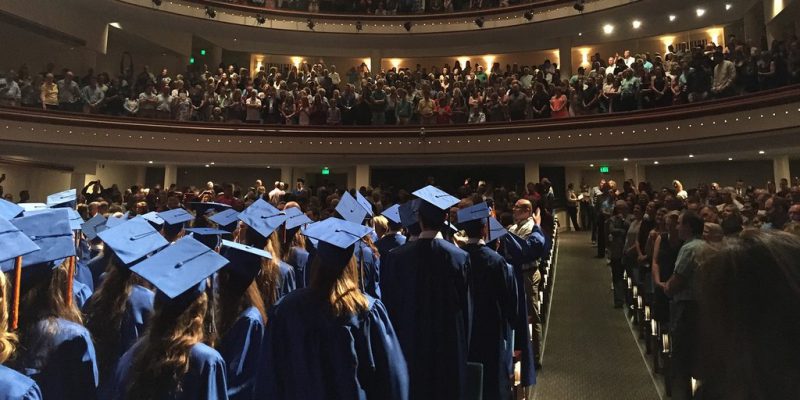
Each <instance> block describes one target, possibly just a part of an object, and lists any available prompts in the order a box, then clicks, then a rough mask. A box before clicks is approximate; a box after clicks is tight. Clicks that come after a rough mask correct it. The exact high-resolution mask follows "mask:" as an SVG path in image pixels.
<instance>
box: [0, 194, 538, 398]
mask: <svg viewBox="0 0 800 400" xmlns="http://www.w3.org/2000/svg"><path fill="white" fill-rule="evenodd" d="M415 194H417V195H418V196H419V197H420V199H417V200H414V201H412V202H409V203H407V204H405V205H404V206H403V207H398V206H395V207H392V208H391V209H389V210H387V211H386V212H385V213H384V215H386V216H387V218H389V219H390V220H391V221H392V222H391V223H390V225H391V226H392V228H393V230H392V231H391V232H390V234H387V235H386V236H385V237H384V238H382V239H380V240H377V241H376V238H375V237H374V232H373V231H372V230H371V229H370V228H368V227H366V226H364V225H363V224H362V223H361V222H362V221H364V219H365V217H366V215H361V214H362V213H364V214H371V209H368V208H367V207H366V204H365V201H364V202H361V201H359V200H363V199H356V198H352V197H350V198H349V199H343V201H341V202H340V207H339V208H337V211H338V213H339V214H340V216H341V217H342V218H341V219H339V218H329V219H327V220H325V221H322V222H318V223H314V224H309V223H310V222H311V221H310V220H308V218H307V217H306V216H305V215H304V214H303V213H302V212H301V211H300V210H299V208H296V207H292V206H291V204H290V205H289V207H287V208H285V209H284V210H283V211H280V210H277V209H275V208H274V207H272V206H271V205H269V204H268V203H266V202H263V201H259V202H256V203H254V204H253V205H251V206H250V207H248V209H246V210H245V211H244V212H242V213H241V214H239V213H236V212H235V211H233V210H230V209H228V208H227V207H226V206H224V205H221V204H215V203H202V204H195V207H193V208H194V209H195V211H196V212H197V217H196V218H195V217H194V216H193V215H192V214H191V213H189V212H187V211H186V210H183V209H175V210H170V211H167V212H164V213H160V214H155V213H151V214H147V215H144V216H140V217H136V218H133V219H130V220H128V219H126V218H124V217H123V218H116V217H110V218H107V219H106V218H103V217H97V216H96V217H95V218H93V219H91V220H89V221H86V222H83V221H82V220H81V219H80V217H79V216H77V217H76V214H75V213H74V211H73V209H72V208H70V207H67V208H63V209H58V208H47V209H30V210H22V211H20V210H16V209H14V208H13V207H12V206H11V205H10V203H8V204H0V218H9V219H10V221H8V220H5V219H0V224H2V228H0V242H1V243H2V244H3V246H2V250H0V265H2V266H3V272H4V273H9V274H10V275H11V276H13V277H14V279H12V280H11V281H12V284H10V285H8V286H9V287H10V289H11V291H12V293H14V295H12V296H11V297H10V298H9V297H8V296H6V292H5V291H4V293H3V297H2V301H1V302H0V304H2V306H3V307H2V312H3V314H2V316H3V318H0V322H2V323H0V328H2V330H0V332H2V333H3V335H5V336H3V337H4V338H8V340H5V342H3V343H4V344H3V346H2V348H3V349H4V351H3V352H0V353H1V354H3V358H2V359H0V361H6V359H10V361H9V362H8V363H7V364H8V365H9V366H10V367H12V368H13V369H15V370H16V371H18V372H15V371H13V370H12V369H10V368H8V367H0V375H2V378H3V379H2V383H0V385H2V386H3V387H0V399H3V398H39V397H43V398H45V399H50V398H87V399H91V398H104V399H105V398H107V399H123V398H127V399H133V398H135V399H149V398H181V399H204V398H234V399H237V398H238V399H250V398H279V399H281V398H285V399H289V398H380V399H394V398H398V399H405V398H414V399H416V398H438V397H442V396H445V397H453V398H460V397H463V395H464V391H465V390H466V389H465V387H466V371H465V368H466V362H467V360H471V361H476V362H480V363H482V364H483V366H484V392H485V393H484V394H485V396H487V398H508V397H509V396H510V387H511V385H510V377H511V374H512V373H511V352H512V351H513V349H514V348H517V349H520V350H523V376H522V380H523V384H526V383H528V384H532V383H533V382H535V373H534V371H533V366H532V354H530V346H529V344H528V346H527V350H528V351H527V353H528V354H529V357H525V353H526V351H525V350H526V345H525V343H526V342H528V343H529V339H525V337H526V336H525V333H527V332H528V329H527V323H526V318H525V316H524V313H525V310H526V307H525V306H524V304H525V303H524V289H523V288H522V285H521V284H518V279H517V276H515V275H518V274H516V273H515V271H514V268H513V267H511V266H510V265H509V264H507V263H506V259H505V258H503V257H502V256H500V255H499V254H498V253H497V252H495V251H494V250H492V248H497V247H500V248H501V250H505V254H506V255H507V256H508V259H509V260H512V261H515V264H520V263H522V262H527V260H528V259H530V258H533V257H537V255H536V253H541V251H542V248H543V244H544V242H545V241H544V238H543V236H541V235H539V236H537V237H535V238H533V239H532V240H529V241H524V240H520V239H519V238H512V237H510V236H511V235H506V236H502V238H504V239H502V238H501V240H494V241H493V243H492V244H491V246H493V247H489V246H486V244H485V242H484V241H483V240H482V239H481V238H487V239H489V238H492V239H497V238H496V237H492V234H491V232H493V231H494V232H498V233H500V232H502V227H500V228H499V229H496V228H495V229H492V227H491V226H490V223H493V224H496V220H494V219H493V218H490V215H489V210H488V208H487V207H486V205H485V203H482V204H479V205H476V206H475V207H472V208H470V209H466V210H469V211H468V212H466V213H463V214H460V215H459V219H460V220H462V222H465V223H464V224H463V225H462V227H463V228H464V229H465V231H466V233H467V234H468V236H470V240H469V241H468V243H467V245H466V246H465V250H466V251H465V250H461V249H459V248H458V247H456V246H455V245H453V244H452V243H451V242H450V241H447V240H445V238H446V237H447V236H448V234H451V233H452V231H451V230H449V229H447V228H446V226H445V224H446V222H445V221H444V218H445V213H444V212H443V210H444V209H447V208H449V207H450V206H452V205H453V204H455V203H456V202H458V200H457V199H455V198H452V197H450V196H448V195H446V194H444V193H443V192H441V191H438V189H435V188H433V187H428V188H424V189H421V190H420V191H418V192H415ZM357 196H358V195H357ZM67 197H68V196H67ZM347 200H350V201H347ZM54 203H55V202H54ZM446 203H449V204H446ZM63 204H67V205H68V206H70V205H71V204H69V202H66V203H63ZM59 205H62V204H57V203H56V204H51V205H50V206H51V207H58V206H59ZM73 207H74V206H73ZM348 207H349V209H348ZM477 210H480V211H477ZM462 211H464V210H462ZM484 214H485V216H484ZM473 215H475V216H478V217H476V218H472V219H470V217H471V216H473ZM401 217H404V218H401ZM192 219H194V223H193V227H192V228H188V229H184V226H185V225H186V224H187V223H188V222H190V221H191V220H192ZM351 221H352V222H351ZM356 221H357V222H356ZM400 222H402V223H403V225H404V226H405V227H406V232H407V233H408V234H409V237H408V240H407V241H406V240H405V237H403V236H402V235H400V234H399V233H398V232H397V230H398V229H396V228H399V223H400ZM302 227H304V228H302ZM301 228H302V229H301ZM78 229H80V231H78ZM187 232H188V233H190V234H187ZM442 232H444V235H442ZM75 234H77V235H75ZM495 236H498V235H495ZM222 237H227V238H229V239H232V240H231V241H228V240H222V239H221V238H222ZM404 242H405V243H404ZM373 243H375V244H374V245H373ZM504 247H505V249H503V248H504ZM379 249H380V250H379ZM379 255H380V256H379ZM65 259H66V260H67V261H66V262H62V261H63V260H65ZM70 260H74V261H72V262H71V261H70ZM381 262H383V266H381ZM4 275H5V274H4ZM3 288H4V289H5V288H6V285H3ZM381 288H383V292H384V293H383V298H384V302H385V303H386V306H384V303H382V302H381V300H380V297H381V296H382V293H381ZM295 289H297V290H295ZM470 291H472V293H470ZM520 295H521V296H522V299H521V300H520V297H519V296H520ZM9 300H11V301H9ZM9 309H10V310H11V313H10V315H11V322H12V323H11V326H10V328H12V330H13V331H14V333H8V328H9V327H8V326H7V325H8V324H7V323H6V322H7V321H8V320H9V318H8V317H9V313H8V312H7V311H8V310H9ZM80 310H82V312H81V311H80ZM390 320H391V321H392V322H394V324H393V323H392V322H390ZM267 322H269V323H267ZM84 324H85V325H84ZM511 332H516V333H518V335H514V334H512V333H511ZM16 337H18V338H19V348H18V351H16V354H14V352H13V350H8V349H13V344H14V343H15V338H16ZM515 337H516V339H517V340H516V342H517V344H516V345H515V346H512V341H513V340H514V338H515ZM526 358H528V359H529V360H528V362H527V363H526V362H525V361H526V360H525V359H526ZM526 364H527V365H526ZM4 396H5V397H4Z"/></svg>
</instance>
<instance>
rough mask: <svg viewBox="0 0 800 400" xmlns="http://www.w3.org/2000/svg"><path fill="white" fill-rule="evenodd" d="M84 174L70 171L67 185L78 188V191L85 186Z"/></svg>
mask: <svg viewBox="0 0 800 400" xmlns="http://www.w3.org/2000/svg"><path fill="white" fill-rule="evenodd" d="M86 183H87V182H86V174H85V173H82V172H72V173H71V174H70V176H69V187H70V188H73V189H78V192H79V193H80V191H81V190H82V189H83V187H84V186H86Z"/></svg>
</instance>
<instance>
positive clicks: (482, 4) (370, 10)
mask: <svg viewBox="0 0 800 400" xmlns="http://www.w3.org/2000/svg"><path fill="white" fill-rule="evenodd" d="M227 2H228V3H235V4H245V5H251V6H256V7H265V8H267V9H280V10H293V11H308V12H312V13H316V12H327V13H347V14H372V15H397V14H417V13H445V12H454V11H468V10H482V9H487V8H498V7H508V6H512V5H516V4H524V3H532V2H533V1H532V0H427V1H426V0H357V1H353V0H227Z"/></svg>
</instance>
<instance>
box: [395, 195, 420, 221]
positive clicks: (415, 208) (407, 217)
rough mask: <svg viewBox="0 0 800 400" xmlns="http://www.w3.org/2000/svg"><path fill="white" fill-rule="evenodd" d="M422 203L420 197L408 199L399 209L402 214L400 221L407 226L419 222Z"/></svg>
mask: <svg viewBox="0 0 800 400" xmlns="http://www.w3.org/2000/svg"><path fill="white" fill-rule="evenodd" d="M420 203H422V200H420V199H414V200H411V201H407V202H405V203H403V204H402V205H400V207H399V208H398V209H397V211H398V213H399V214H400V222H401V223H402V224H403V226H405V227H406V228H408V227H410V226H412V225H414V224H416V223H418V222H419V205H420Z"/></svg>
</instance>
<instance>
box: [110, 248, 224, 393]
mask: <svg viewBox="0 0 800 400" xmlns="http://www.w3.org/2000/svg"><path fill="white" fill-rule="evenodd" d="M227 263H228V260H226V259H225V258H224V257H222V256H220V255H219V254H217V253H216V252H214V251H213V250H211V249H209V248H208V247H206V246H205V245H203V244H202V243H200V242H198V241H197V240H195V239H193V238H191V237H188V236H187V237H184V238H181V239H180V240H178V241H177V242H175V243H173V244H172V245H170V246H167V247H165V248H164V249H163V250H161V251H159V252H158V253H156V254H154V255H153V256H151V257H149V258H147V259H145V260H144V261H141V262H139V263H138V264H136V265H134V266H132V267H131V271H133V272H135V273H137V274H139V275H140V276H142V277H143V278H144V279H146V280H147V281H149V282H150V283H151V284H153V286H155V287H156V288H157V292H156V297H155V309H154V313H153V316H152V318H151V320H150V326H149V327H148V329H147V331H146V332H145V335H144V336H143V337H142V338H141V339H140V340H139V341H138V342H136V344H135V345H134V346H133V347H132V348H131V349H130V350H128V351H127V352H126V353H125V354H124V355H123V356H122V358H121V359H120V362H119V363H118V365H117V369H116V372H115V373H114V378H113V379H112V382H111V388H110V393H111V398H112V399H128V400H134V399H135V400H152V399H186V400H190V399H191V400H206V399H227V398H228V395H227V383H226V377H225V361H224V360H223V358H222V356H221V355H220V354H219V353H218V352H217V351H216V350H214V349H213V348H211V347H209V346H208V345H206V344H205V343H204V340H206V334H205V329H204V324H205V317H206V313H207V311H208V310H207V307H208V296H207V295H206V284H207V281H208V278H209V277H210V276H211V275H213V274H214V273H215V272H217V271H219V269H220V268H222V267H223V266H224V265H226V264H227Z"/></svg>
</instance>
